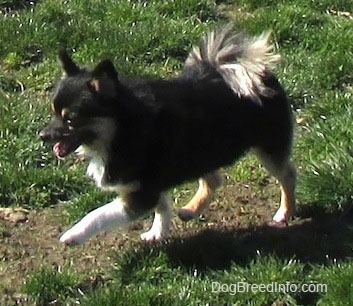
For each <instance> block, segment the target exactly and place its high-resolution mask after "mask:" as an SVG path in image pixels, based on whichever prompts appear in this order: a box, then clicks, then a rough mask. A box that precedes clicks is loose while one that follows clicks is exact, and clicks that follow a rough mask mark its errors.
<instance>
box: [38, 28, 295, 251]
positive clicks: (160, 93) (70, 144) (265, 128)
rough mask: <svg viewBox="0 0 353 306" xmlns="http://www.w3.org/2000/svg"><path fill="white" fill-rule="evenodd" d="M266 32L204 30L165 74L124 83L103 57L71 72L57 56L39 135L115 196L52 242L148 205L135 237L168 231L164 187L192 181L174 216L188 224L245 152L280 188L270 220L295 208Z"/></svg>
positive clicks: (284, 108) (281, 100)
mask: <svg viewBox="0 0 353 306" xmlns="http://www.w3.org/2000/svg"><path fill="white" fill-rule="evenodd" d="M269 40H270V34H269V33H263V34H261V35H259V36H256V37H250V36H247V35H245V34H243V33H238V32H236V31H233V30H232V29H231V27H230V26H223V27H220V28H218V29H216V30H213V31H211V32H209V33H207V34H205V35H204V36H203V37H202V38H201V40H200V43H199V45H198V46H195V47H194V48H193V49H192V50H191V52H190V53H189V55H188V56H187V58H186V61H185V64H184V67H183V69H182V71H181V72H180V74H179V75H178V76H176V77H173V78H169V79H147V78H140V77H138V78H130V79H124V78H121V77H120V76H118V73H117V71H116V69H115V67H114V65H113V63H112V62H111V61H110V60H102V61H101V62H99V63H98V64H97V65H96V67H95V68H93V69H91V70H89V69H84V68H80V67H79V66H78V65H77V64H76V63H75V62H74V61H73V59H72V58H71V57H70V56H69V54H68V53H67V52H66V51H60V52H59V61H60V63H61V65H62V68H63V71H64V77H63V78H62V79H61V80H60V81H59V82H58V85H57V86H56V89H55V91H54V93H53V98H52V101H53V102H52V109H53V112H54V118H53V120H52V121H51V122H50V123H49V124H48V125H47V126H46V127H45V128H44V129H43V130H42V131H41V132H40V133H39V134H40V137H41V138H42V140H43V141H44V142H51V143H53V144H54V145H53V152H54V154H55V155H56V156H57V157H59V158H64V157H65V156H67V155H69V154H70V153H73V152H75V153H76V154H78V156H80V157H81V158H84V159H86V160H88V168H87V174H88V176H89V177H91V178H93V180H94V181H95V182H96V184H97V186H98V187H100V188H103V189H105V190H110V191H113V192H116V193H117V194H118V198H116V199H115V200H113V201H112V202H110V203H108V204H106V205H104V206H101V207H99V208H97V209H95V210H93V211H92V212H90V213H88V214H87V215H86V216H85V217H84V218H83V219H82V220H81V221H79V222H78V223H77V224H75V225H74V226H73V227H72V228H71V229H69V230H68V231H66V232H65V233H64V234H63V235H62V236H61V238H60V241H61V242H63V243H65V244H66V245H75V244H80V243H83V242H84V241H85V240H86V239H88V238H89V237H90V236H92V235H94V234H96V233H98V232H100V231H103V230H107V229H108V228H111V227H113V226H126V225H128V224H129V223H130V222H131V221H133V220H135V219H136V218H138V217H141V216H143V215H145V214H146V213H147V212H149V211H151V210H152V209H154V211H155V216H154V220H153V224H152V227H151V228H150V230H149V231H147V232H146V233H144V234H142V235H141V238H142V239H143V240H147V241H154V240H159V239H163V238H165V237H168V235H169V228H170V225H171V208H170V200H169V198H168V190H169V189H170V188H172V187H174V186H176V185H178V184H180V183H183V182H185V181H190V180H197V179H198V180H199V187H198V190H197V192H196V194H195V195H194V197H193V198H192V199H191V201H190V202H189V203H188V204H187V205H185V206H184V207H182V208H181V209H180V210H179V212H178V215H179V217H180V218H181V219H182V220H185V221H187V220H190V219H193V218H195V217H197V216H199V215H200V213H201V212H202V211H203V209H205V207H207V205H208V204H209V203H210V200H211V197H212V194H213V193H214V191H215V189H216V188H217V186H218V185H219V184H220V175H219V169H220V168H221V167H223V166H227V165H230V164H232V163H234V162H235V161H236V160H238V159H239V158H240V157H242V156H243V155H244V154H246V153H247V152H248V151H249V150H252V151H254V152H255V153H256V155H257V156H258V157H259V159H260V162H261V163H262V165H263V166H264V167H265V168H266V169H267V170H268V171H269V173H270V174H272V175H273V176H274V177H275V178H276V179H277V180H278V181H279V184H280V188H281V202H280V206H279V209H278V211H277V212H276V214H275V215H274V217H273V220H274V221H275V222H286V220H288V218H289V217H290V216H291V215H293V214H294V212H295V183H296V171H295V167H294V166H293V164H292V162H291V149H292V142H293V114H292V109H291V106H290V104H289V102H288V99H287V97H286V93H285V91H284V89H283V87H282V86H281V85H280V83H279V81H278V80H277V78H276V76H275V75H274V73H273V68H274V67H275V65H276V64H277V63H278V61H279V60H280V56H279V55H278V54H276V53H275V52H274V47H273V45H272V44H270V42H269Z"/></svg>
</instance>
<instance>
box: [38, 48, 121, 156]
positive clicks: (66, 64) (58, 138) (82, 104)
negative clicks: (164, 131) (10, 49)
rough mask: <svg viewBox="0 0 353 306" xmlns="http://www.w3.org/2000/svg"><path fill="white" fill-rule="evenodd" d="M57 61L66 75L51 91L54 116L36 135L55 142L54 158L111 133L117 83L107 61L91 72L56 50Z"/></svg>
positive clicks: (114, 72) (113, 71) (111, 65)
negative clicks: (110, 119)
mask: <svg viewBox="0 0 353 306" xmlns="http://www.w3.org/2000/svg"><path fill="white" fill-rule="evenodd" d="M59 61H60V63H61V65H62V67H63V70H64V75H65V76H64V78H63V79H62V80H60V82H59V83H58V85H57V87H56V89H55V91H54V94H53V98H52V110H53V112H54V118H53V120H52V121H51V122H50V123H49V124H48V125H47V126H46V127H45V128H44V129H43V130H42V131H41V132H40V133H39V136H40V137H41V138H42V140H43V141H45V142H51V143H54V146H53V152H54V154H55V155H56V156H57V157H65V156H67V155H68V154H70V153H72V152H74V151H75V150H76V149H77V148H78V147H79V146H80V145H88V146H90V145H93V144H94V143H95V142H96V141H97V140H98V139H104V138H106V135H107V134H109V133H112V131H109V129H110V128H111V125H109V118H111V114H114V113H115V111H114V108H115V107H116V103H114V102H115V98H116V95H117V91H118V84H119V82H118V76H117V72H116V70H115V68H114V65H113V64H112V62H111V61H110V60H104V61H102V62H100V63H99V64H98V65H97V66H96V67H95V68H94V69H93V70H91V71H89V70H86V69H81V68H80V67H79V66H78V65H76V64H75V63H74V61H73V60H72V59H71V58H70V56H69V55H68V54H67V53H66V52H65V51H61V52H60V53H59Z"/></svg>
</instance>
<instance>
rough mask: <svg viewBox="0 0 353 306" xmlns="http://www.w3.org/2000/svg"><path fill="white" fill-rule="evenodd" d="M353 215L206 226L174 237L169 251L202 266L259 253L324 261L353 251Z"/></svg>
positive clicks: (243, 261)
mask: <svg viewBox="0 0 353 306" xmlns="http://www.w3.org/2000/svg"><path fill="white" fill-rule="evenodd" d="M301 213H303V214H307V211H305V212H304V211H302V212H301ZM352 217H353V211H350V212H349V213H347V214H345V215H342V214H336V213H330V214H329V213H324V212H320V211H316V217H315V218H308V217H306V218H305V219H301V220H294V221H292V222H290V223H289V225H288V226H280V227H279V226H273V225H272V226H271V225H262V226H252V227H246V228H245V227H244V228H229V229H225V230H218V229H206V230H203V231H201V232H200V233H197V234H195V235H192V236H189V237H186V238H178V239H174V240H171V242H170V243H168V244H167V245H166V252H167V254H168V257H169V259H170V260H171V262H172V263H175V264H178V265H182V266H185V267H186V268H198V269H200V270H203V269H227V268H228V267H230V266H231V264H232V263H236V264H238V265H247V264H248V263H250V262H251V261H252V260H254V259H255V258H256V257H257V256H258V254H259V253H260V254H261V255H267V254H272V255H275V256H276V257H278V258H283V259H291V258H295V259H299V260H300V261H302V262H304V263H311V264H314V263H321V264H324V263H329V262H332V260H333V259H344V258H347V257H351V256H352V255H353V251H352V242H353V231H352V229H351V228H350V227H349V224H350V221H351V219H352Z"/></svg>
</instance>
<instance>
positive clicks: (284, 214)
mask: <svg viewBox="0 0 353 306" xmlns="http://www.w3.org/2000/svg"><path fill="white" fill-rule="evenodd" d="M289 217H290V213H289V212H288V211H286V210H285V209H282V208H279V209H278V210H277V212H276V214H275V215H274V216H273V218H272V220H273V221H275V222H278V223H284V222H287V221H288V218H289Z"/></svg>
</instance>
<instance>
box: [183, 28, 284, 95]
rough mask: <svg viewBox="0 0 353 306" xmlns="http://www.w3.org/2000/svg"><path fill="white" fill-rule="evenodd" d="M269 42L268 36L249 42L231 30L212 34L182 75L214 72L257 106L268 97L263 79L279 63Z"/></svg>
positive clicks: (255, 38) (192, 57)
mask: <svg viewBox="0 0 353 306" xmlns="http://www.w3.org/2000/svg"><path fill="white" fill-rule="evenodd" d="M269 38H270V33H269V32H266V33H263V34H262V35H260V36H257V37H252V38H249V37H247V36H245V35H243V34H240V33H234V32H233V31H232V30H231V27H230V26H226V27H223V28H220V29H218V30H215V31H212V32H210V33H208V34H206V35H205V36H203V37H202V38H201V42H200V44H199V46H197V47H194V48H193V50H192V51H191V52H190V54H189V56H188V58H187V60H186V62H185V67H184V71H185V72H187V71H190V72H191V71H192V72H193V74H194V73H195V72H196V71H197V74H198V75H199V76H200V77H201V76H202V75H204V74H207V71H209V68H212V69H216V71H218V73H219V74H220V75H221V76H222V77H223V79H224V81H225V82H226V83H227V84H228V86H229V87H230V88H231V89H232V90H233V91H234V92H235V93H236V94H237V95H238V96H243V97H249V98H251V99H253V100H255V101H258V102H260V96H269V95H271V90H270V89H269V88H267V87H266V85H265V84H264V82H263V76H264V74H265V72H268V71H270V70H271V69H273V68H274V66H275V65H276V64H277V63H278V62H279V60H280V55H278V54H275V53H274V46H273V45H272V44H270V43H269Z"/></svg>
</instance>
